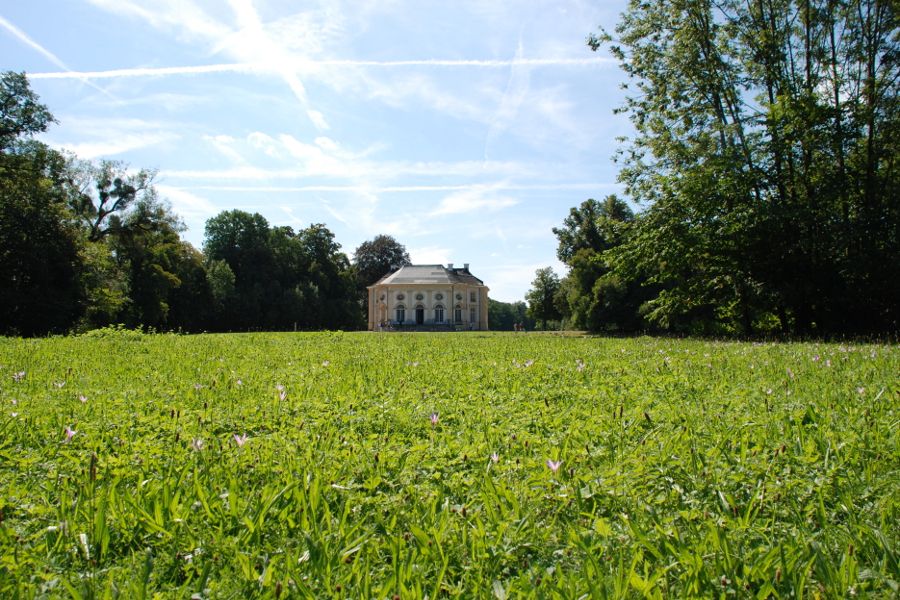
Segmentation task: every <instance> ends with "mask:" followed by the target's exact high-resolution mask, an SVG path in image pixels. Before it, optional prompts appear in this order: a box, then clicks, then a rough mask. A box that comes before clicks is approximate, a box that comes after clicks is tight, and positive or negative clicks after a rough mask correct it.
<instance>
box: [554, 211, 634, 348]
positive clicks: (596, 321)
mask: <svg viewBox="0 0 900 600" xmlns="http://www.w3.org/2000/svg"><path fill="white" fill-rule="evenodd" d="M633 222H634V213H633V212H632V210H631V208H629V206H628V205H627V204H626V203H625V202H623V201H622V200H620V199H619V198H618V197H616V196H615V195H610V196H607V197H606V198H604V199H603V201H599V202H598V201H597V200H593V199H589V200H586V201H584V202H582V203H581V206H579V207H577V208H572V209H571V210H570V211H569V216H568V217H566V219H565V221H564V222H563V226H562V227H559V228H554V229H553V233H555V234H556V237H557V238H558V239H559V248H558V250H557V256H559V259H560V260H562V261H564V262H565V263H566V264H567V265H568V266H569V274H568V275H567V276H566V278H565V279H563V281H562V282H561V285H560V287H559V291H558V292H557V296H556V306H557V307H558V308H559V310H560V313H561V315H562V316H563V317H564V318H565V319H566V321H567V323H568V325H569V326H570V327H573V328H575V329H586V330H590V331H636V330H638V329H640V328H642V327H643V326H644V322H643V319H642V318H641V315H640V314H639V313H640V306H641V303H642V302H643V301H644V300H645V298H646V296H647V293H646V292H645V291H644V290H643V289H642V285H641V284H642V283H644V279H643V278H642V277H641V276H640V275H639V274H634V275H633V276H632V277H623V276H621V275H619V274H617V273H614V272H612V270H613V264H614V263H613V258H612V255H613V251H614V250H615V249H616V248H618V247H620V246H621V245H622V243H623V242H624V241H625V239H626V238H627V236H628V235H629V233H630V232H631V226H632V223H633Z"/></svg>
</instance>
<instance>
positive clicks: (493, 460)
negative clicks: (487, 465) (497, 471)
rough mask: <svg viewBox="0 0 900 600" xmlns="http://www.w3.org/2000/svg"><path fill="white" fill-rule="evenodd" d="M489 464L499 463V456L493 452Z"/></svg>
mask: <svg viewBox="0 0 900 600" xmlns="http://www.w3.org/2000/svg"><path fill="white" fill-rule="evenodd" d="M491 462H492V463H494V464H496V463H498V462H500V455H499V454H497V453H496V452H494V453H493V454H491Z"/></svg>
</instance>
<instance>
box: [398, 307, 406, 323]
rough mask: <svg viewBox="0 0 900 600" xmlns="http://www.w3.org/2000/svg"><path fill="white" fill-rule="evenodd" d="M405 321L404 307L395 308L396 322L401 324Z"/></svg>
mask: <svg viewBox="0 0 900 600" xmlns="http://www.w3.org/2000/svg"><path fill="white" fill-rule="evenodd" d="M405 320H406V307H405V306H403V305H402V304H401V305H400V306H398V307H397V322H398V323H402V322H403V321H405Z"/></svg>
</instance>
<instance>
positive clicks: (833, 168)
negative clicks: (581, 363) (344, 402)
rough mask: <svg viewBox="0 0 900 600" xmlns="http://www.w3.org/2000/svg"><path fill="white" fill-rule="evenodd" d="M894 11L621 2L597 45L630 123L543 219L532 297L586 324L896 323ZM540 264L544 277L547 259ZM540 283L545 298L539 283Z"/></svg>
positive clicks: (828, 330) (837, 328)
mask: <svg viewBox="0 0 900 600" xmlns="http://www.w3.org/2000/svg"><path fill="white" fill-rule="evenodd" d="M898 25H900V23H898V20H897V13H896V3H892V2H886V1H882V0H752V1H749V2H748V1H744V0H740V1H739V0H719V1H717V2H712V1H710V0H663V1H659V2H644V1H642V0H632V2H630V4H629V7H628V10H627V12H626V13H624V14H623V15H622V20H621V21H620V23H619V25H618V26H617V27H616V30H615V32H614V33H607V32H602V33H601V34H600V35H596V36H591V37H590V38H589V39H588V43H589V45H590V46H591V48H593V49H594V50H596V49H598V48H599V47H601V46H604V45H606V46H608V47H609V48H610V50H611V52H612V54H613V55H614V56H615V57H617V59H618V61H619V62H620V64H621V66H622V68H623V69H624V71H625V73H626V74H627V75H628V81H627V83H626V85H625V88H626V89H625V91H626V100H625V104H624V106H623V107H622V108H621V112H624V113H627V114H628V115H629V117H630V119H631V122H632V123H633V125H634V130H635V133H634V135H633V137H632V138H631V139H629V140H625V141H623V143H622V145H621V146H620V149H619V151H618V154H617V158H616V159H617V161H618V162H619V164H620V165H621V170H620V173H619V180H620V182H621V183H623V184H624V188H625V192H626V194H627V197H628V199H630V200H631V201H632V202H633V203H634V204H636V205H637V206H639V207H641V208H642V210H640V211H639V212H638V213H637V214H635V213H633V212H632V211H631V209H630V208H629V206H628V204H627V203H625V202H623V201H622V200H620V199H619V198H617V197H615V196H610V197H607V198H605V199H604V200H602V201H596V200H593V199H592V200H587V201H586V202H584V203H582V204H581V205H580V206H578V207H575V208H572V209H571V211H570V214H569V216H568V217H567V218H566V219H565V222H564V223H563V224H562V226H561V227H559V228H557V229H554V232H555V234H556V236H557V238H558V241H559V248H558V257H559V259H560V260H561V261H562V262H564V263H565V264H566V265H567V266H568V268H569V272H568V274H567V275H566V276H565V277H563V278H562V279H559V277H556V280H555V281H554V278H553V277H548V274H547V273H543V274H542V273H540V272H539V273H538V274H537V278H536V279H535V282H534V284H533V289H532V292H530V294H529V299H530V300H533V302H530V306H529V308H530V309H531V312H532V314H533V315H534V316H536V317H537V318H539V319H546V320H552V319H554V318H555V319H562V320H564V321H565V322H566V323H568V324H569V325H570V326H572V327H576V328H583V329H589V330H594V331H609V330H619V331H640V330H654V331H669V332H678V333H693V334H714V335H742V336H746V335H790V336H795V335H800V336H806V335H869V334H880V333H896V332H897V330H898V319H900V315H898V310H900V185H898V183H900V171H898V164H897V163H898V160H897V159H898V156H900V138H898V134H900V103H898V94H897V91H898V83H900V64H898V58H900V53H898V49H900V44H898V42H900V33H898V32H900V27H898ZM553 275H554V276H555V274H553ZM547 289H549V290H551V293H549V294H548V293H547Z"/></svg>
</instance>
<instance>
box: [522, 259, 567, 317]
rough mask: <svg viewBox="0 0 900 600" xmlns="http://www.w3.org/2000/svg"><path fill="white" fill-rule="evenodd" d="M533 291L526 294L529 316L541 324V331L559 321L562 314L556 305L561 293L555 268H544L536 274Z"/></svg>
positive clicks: (532, 283)
mask: <svg viewBox="0 0 900 600" xmlns="http://www.w3.org/2000/svg"><path fill="white" fill-rule="evenodd" d="M534 275H535V277H534V281H532V282H531V286H532V287H531V289H530V290H529V291H528V293H527V294H525V300H526V301H527V302H528V316H529V317H531V318H532V319H534V320H535V321H537V322H538V323H539V327H540V328H541V329H546V328H547V322H548V321H558V320H559V319H561V318H562V314H561V313H560V311H559V308H558V307H557V305H556V296H557V293H558V292H559V276H558V275H557V274H556V273H555V272H554V271H553V267H544V268H543V269H538V270H537V271H535V273H534Z"/></svg>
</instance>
